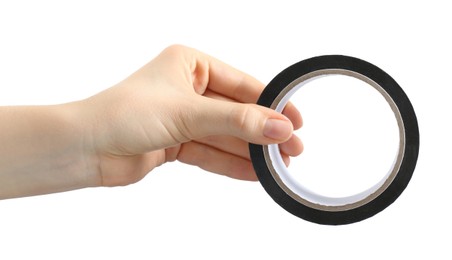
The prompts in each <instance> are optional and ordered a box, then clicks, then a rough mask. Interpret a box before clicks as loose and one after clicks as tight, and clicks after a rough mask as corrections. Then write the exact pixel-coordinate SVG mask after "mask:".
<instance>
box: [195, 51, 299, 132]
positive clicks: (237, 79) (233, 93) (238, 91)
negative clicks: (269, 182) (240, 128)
mask: <svg viewBox="0 0 452 260" xmlns="http://www.w3.org/2000/svg"><path fill="white" fill-rule="evenodd" d="M197 59H203V60H207V64H208V68H207V69H208V75H209V80H208V83H207V86H206V88H207V89H206V90H209V91H212V92H215V93H217V94H219V95H220V96H225V97H226V98H228V99H231V100H234V101H238V102H241V103H256V102H257V100H258V98H259V96H260V94H261V93H262V91H263V90H264V84H263V83H261V82H260V81H258V80H257V79H255V78H254V77H252V76H250V75H248V74H246V73H244V72H242V71H239V70H237V69H235V68H233V67H231V66H229V65H228V64H226V63H224V62H222V61H220V60H218V59H215V58H213V57H211V56H208V55H206V54H204V53H201V52H198V57H197ZM202 63H203V62H201V64H202ZM195 64H200V63H198V62H196V63H195ZM283 114H284V115H285V116H287V117H288V118H289V119H290V120H291V121H292V124H293V126H294V129H299V128H300V127H301V126H302V124H303V120H302V118H301V114H300V112H299V111H298V110H297V108H296V107H295V106H294V105H293V104H292V103H290V102H289V103H288V104H287V105H286V107H285V108H284V110H283Z"/></svg>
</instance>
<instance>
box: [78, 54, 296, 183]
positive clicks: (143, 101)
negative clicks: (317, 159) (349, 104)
mask: <svg viewBox="0 0 452 260" xmlns="http://www.w3.org/2000/svg"><path fill="white" fill-rule="evenodd" d="M263 87H264V86H263V85H262V83H260V82H258V81H257V80H255V79H254V78H252V77H250V76H248V75H246V74H244V73H242V72H240V71H238V70H236V69H233V68H231V67H230V66H228V65H226V64H224V63H222V62H220V61H218V60H216V59H214V58H212V57H210V56H207V55H205V54H203V53H201V52H198V51H196V50H194V49H190V48H187V47H183V46H172V47H169V48H167V49H166V50H164V51H163V52H162V53H161V54H160V55H159V56H158V57H156V58H155V59H154V60H152V61H151V62H150V63H148V64H147V65H145V66H144V67H142V68H141V69H140V70H138V71H137V72H135V73H134V74H132V75H131V76H130V77H129V78H127V79H125V80H124V81H122V82H120V83H119V84H117V85H116V86H114V87H112V88H110V89H107V90H106V91H104V92H101V93H99V94H97V95H95V96H93V97H91V98H89V99H87V100H85V101H82V102H80V104H79V106H81V107H82V108H81V111H83V112H84V115H85V117H86V118H87V120H85V121H84V128H85V129H86V130H85V133H84V134H85V135H86V136H87V137H86V138H87V139H88V140H92V141H91V142H88V144H89V145H87V147H86V149H85V153H86V157H88V158H95V160H92V159H89V160H87V161H92V162H95V163H93V164H92V165H93V166H92V167H91V169H92V173H93V174H98V176H99V178H98V180H100V183H98V185H103V186H116V185H127V184H130V183H134V182H136V181H138V180H140V179H142V178H143V177H144V176H145V175H146V174H147V173H148V172H149V171H151V170H152V169H153V168H155V167H157V166H159V165H161V164H163V163H165V162H169V161H174V160H179V161H181V162H184V163H188V164H191V165H197V166H199V167H201V168H202V169H205V170H207V171H211V172H215V173H219V174H222V175H226V176H229V177H232V178H237V179H242V180H256V175H255V173H254V170H253V168H252V165H251V162H250V157H249V152H248V142H252V143H258V144H270V143H281V144H280V149H281V152H282V155H283V158H284V159H285V161H286V163H289V156H296V155H299V154H300V153H301V151H302V143H301V141H300V140H299V139H298V138H297V137H296V136H295V135H293V134H292V131H293V129H298V128H300V127H301V125H302V119H301V116H300V114H299V112H298V111H297V110H296V109H295V107H294V106H293V105H291V104H289V105H287V106H286V108H285V110H284V112H283V114H284V115H282V114H279V113H277V112H275V111H273V110H271V109H268V108H265V107H261V106H258V105H255V104H252V103H255V102H256V101H257V99H258V97H259V95H260V93H261V92H262V90H263ZM91 179H93V178H91Z"/></svg>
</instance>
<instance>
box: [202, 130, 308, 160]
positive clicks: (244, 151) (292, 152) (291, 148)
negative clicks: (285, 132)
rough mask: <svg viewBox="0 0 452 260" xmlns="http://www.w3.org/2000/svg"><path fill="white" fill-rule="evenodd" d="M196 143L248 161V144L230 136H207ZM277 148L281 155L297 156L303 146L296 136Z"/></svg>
mask: <svg viewBox="0 0 452 260" xmlns="http://www.w3.org/2000/svg"><path fill="white" fill-rule="evenodd" d="M196 142H197V143H201V144H204V145H208V146H211V147H213V148H215V149H218V150H221V151H223V152H226V153H230V154H234V155H236V156H240V157H242V158H244V159H247V160H250V155H249V148H248V143H247V142H245V141H243V140H241V139H239V138H236V137H231V136H209V137H206V138H202V139H199V140H196ZM279 148H280V151H281V153H282V154H285V155H288V156H298V155H300V154H301V152H302V151H303V144H302V143H301V141H300V139H299V138H298V137H297V136H295V135H293V136H292V137H291V138H290V139H289V140H288V141H287V142H285V143H282V144H280V145H279Z"/></svg>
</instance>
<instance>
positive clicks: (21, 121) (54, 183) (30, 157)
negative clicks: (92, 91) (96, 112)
mask: <svg viewBox="0 0 452 260" xmlns="http://www.w3.org/2000/svg"><path fill="white" fill-rule="evenodd" d="M79 107H80V106H78V105H77V103H71V104H65V105H55V106H23V107H0V129H1V130H0V144H1V145H0V199H5V198H13V197H23V196H31V195H38V194H45V193H52V192H60V191H67V190H73V189H78V188H83V187H88V186H93V185H95V184H96V183H99V178H98V177H97V176H96V174H93V173H94V172H95V169H94V167H95V162H94V156H93V155H94V151H93V152H91V153H90V151H89V148H90V146H89V145H90V142H91V140H87V137H88V136H89V135H86V134H85V130H84V129H83V127H82V126H83V125H84V122H83V120H82V119H81V118H82V117H81V116H80V114H82V113H80V111H79Z"/></svg>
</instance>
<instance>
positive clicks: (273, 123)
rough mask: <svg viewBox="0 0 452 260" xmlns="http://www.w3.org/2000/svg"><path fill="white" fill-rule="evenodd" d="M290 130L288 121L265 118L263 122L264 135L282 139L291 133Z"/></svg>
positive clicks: (291, 129) (291, 128)
mask: <svg viewBox="0 0 452 260" xmlns="http://www.w3.org/2000/svg"><path fill="white" fill-rule="evenodd" d="M292 131H293V127H292V123H290V121H287V120H280V119H267V122H265V126H264V136H265V137H268V138H271V139H275V140H280V141H284V140H287V139H288V138H289V137H290V136H291V135H292Z"/></svg>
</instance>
